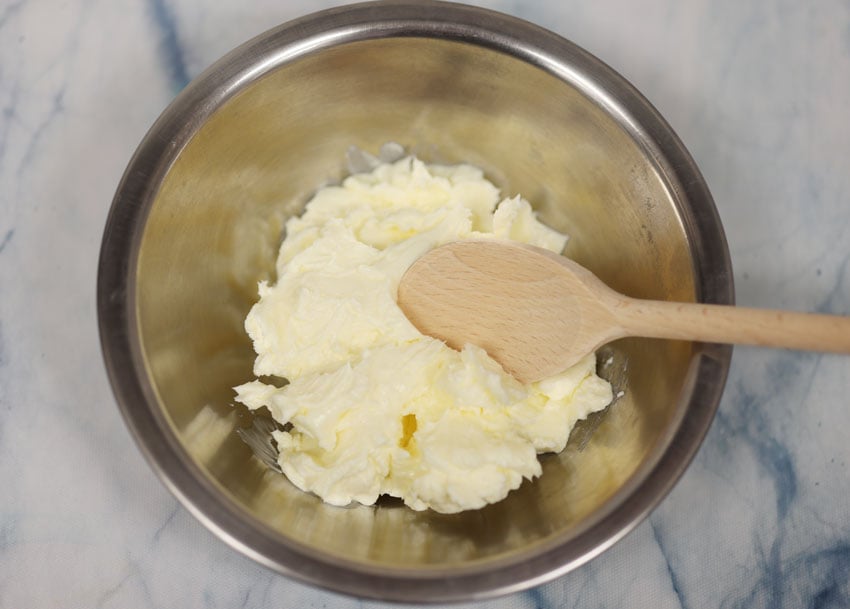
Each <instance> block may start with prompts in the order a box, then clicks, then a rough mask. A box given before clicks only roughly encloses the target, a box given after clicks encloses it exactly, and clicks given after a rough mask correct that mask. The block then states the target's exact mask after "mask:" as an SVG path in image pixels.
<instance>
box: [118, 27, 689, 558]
mask: <svg viewBox="0 0 850 609" xmlns="http://www.w3.org/2000/svg"><path fill="white" fill-rule="evenodd" d="M605 105H606V104H605V101H604V99H602V98H600V99H592V97H591V96H589V95H588V94H587V91H582V90H580V88H579V87H577V86H576V85H575V84H574V83H570V82H569V81H568V79H565V78H563V77H558V76H556V75H554V74H552V73H550V72H547V71H546V70H544V69H541V68H539V67H535V66H533V65H531V64H530V63H527V62H525V61H521V60H520V59H517V58H516V57H512V56H510V55H508V54H506V53H503V52H500V51H499V50H497V49H494V48H488V47H486V46H479V45H474V44H468V43H463V42H458V41H450V40H437V39H428V38H400V37H387V38H381V39H370V40H360V41H352V42H348V43H345V44H341V45H338V46H335V47H332V48H328V49H323V50H322V51H321V52H318V53H313V54H307V55H305V56H303V57H300V58H298V59H295V60H293V61H289V62H287V63H284V64H283V65H281V66H279V67H277V68H276V69H274V70H273V71H271V72H269V73H268V74H266V75H264V76H262V77H261V78H259V79H256V80H255V81H253V82H251V83H250V84H249V85H248V86H246V87H245V88H243V89H242V90H241V91H240V92H239V93H238V94H236V95H234V96H232V97H230V98H229V99H228V100H227V101H226V102H225V103H224V104H223V105H222V106H221V107H220V108H218V109H217V110H216V111H215V112H214V113H213V114H212V116H211V117H210V118H209V120H207V121H206V122H205V123H204V124H203V125H201V126H200V128H199V129H198V130H197V132H196V133H195V134H194V136H193V137H192V138H191V140H190V141H189V142H188V144H187V145H186V146H185V148H184V149H183V150H182V151H181V152H180V153H179V155H178V157H177V158H176V160H175V162H174V163H173V164H172V165H171V167H170V168H169V169H168V171H167V173H166V174H165V176H164V179H163V181H162V183H161V186H160V188H159V191H158V193H157V195H156V197H155V200H154V202H153V204H152V206H151V208H150V212H149V215H148V218H147V221H146V224H145V225H144V229H143V234H142V235H141V238H140V242H139V250H138V263H137V267H136V282H135V294H136V313H137V319H138V332H139V336H140V345H141V349H142V354H143V357H144V361H145V365H146V366H147V370H148V373H149V378H150V381H151V383H152V386H153V389H154V390H155V394H156V398H157V400H158V404H159V407H160V408H161V409H162V412H163V413H164V415H165V417H166V419H167V420H168V421H169V424H170V425H171V427H172V429H173V432H174V434H175V435H176V437H177V438H178V439H179V442H180V444H181V445H182V447H183V449H185V451H186V453H187V454H188V455H189V456H190V457H191V459H193V460H194V461H195V462H196V463H197V465H198V466H199V467H200V468H201V470H202V471H203V472H205V475H207V476H208V477H209V480H210V482H211V484H213V485H215V486H217V487H218V488H219V489H220V490H221V492H222V493H223V494H224V495H225V496H226V497H228V498H229V499H230V500H232V501H233V502H235V503H236V504H237V505H238V506H240V507H241V508H242V509H244V511H245V512H246V513H247V514H250V516H251V517H253V518H254V519H256V521H253V520H252V519H251V518H248V521H250V522H259V523H262V525H264V526H265V527H268V529H269V532H268V534H269V536H270V537H269V539H270V540H271V541H270V543H279V544H284V545H289V546H291V547H294V548H301V550H303V551H304V552H307V553H312V554H315V555H325V556H328V557H329V560H340V561H348V562H355V563H357V564H359V565H361V566H363V568H372V567H374V568H376V569H380V570H382V571H383V572H387V571H389V572H393V571H398V572H402V571H405V570H409V569H413V568H416V569H420V570H421V569H423V568H424V569H425V570H428V569H433V570H436V571H439V572H443V573H447V572H456V571H457V570H458V569H461V570H462V569H466V568H486V566H487V564H490V563H493V562H494V561H496V562H499V561H505V560H507V561H511V560H521V559H522V557H523V556H525V555H527V554H528V553H530V552H531V553H533V552H535V551H537V549H540V548H546V547H550V546H551V545H553V544H563V543H565V542H566V541H568V540H569V539H570V538H572V537H574V536H575V535H577V534H578V532H580V531H582V530H584V529H586V528H587V527H588V526H589V525H590V524H591V523H592V522H593V521H594V519H595V518H598V517H599V515H600V514H601V513H603V512H604V511H605V510H606V509H608V508H610V507H611V506H612V502H611V501H610V500H611V499H612V497H614V495H615V493H617V491H618V490H620V489H621V488H623V487H624V485H626V484H627V483H628V482H629V481H630V480H633V479H634V476H635V475H636V472H639V471H641V468H642V467H645V466H646V465H647V463H649V462H650V461H651V460H652V459H656V458H657V457H658V455H659V454H660V453H661V452H662V451H663V449H664V448H665V446H666V443H667V442H669V439H670V436H671V434H672V433H673V428H674V427H675V425H676V422H677V421H678V420H679V419H680V418H681V416H682V409H683V408H685V406H686V404H687V402H688V397H689V396H688V395H684V396H683V395H681V392H682V390H683V386H685V378H686V373H687V371H688V367H689V364H690V362H691V359H692V355H693V346H692V345H691V344H689V343H676V342H669V341H650V340H625V341H620V342H618V343H616V344H614V345H613V346H612V347H611V348H610V350H609V351H608V352H607V353H606V355H605V357H604V358H601V359H604V360H607V359H608V355H611V356H612V357H613V360H612V362H611V363H610V364H609V365H607V366H602V367H601V368H600V369H601V371H602V373H603V375H604V376H608V377H609V378H610V379H611V380H612V382H613V384H614V389H615V392H617V391H624V392H625V393H624V395H623V396H622V397H621V398H620V399H618V400H617V401H616V403H615V404H614V405H613V406H611V407H610V408H609V409H608V411H607V412H605V413H604V414H602V415H601V416H595V417H593V418H592V419H591V420H589V421H586V422H584V423H582V424H581V425H580V427H579V428H578V429H577V430H576V432H575V436H574V438H573V439H572V440H571V442H570V444H569V445H568V447H567V449H566V450H565V451H564V452H563V453H562V454H559V455H548V456H545V457H544V458H543V476H542V477H541V478H540V479H538V480H536V481H534V482H531V483H528V482H527V483H525V484H524V485H523V486H522V487H521V488H520V489H519V490H518V491H515V492H513V493H511V494H510V495H509V497H508V498H507V499H506V500H504V501H503V502H501V503H498V504H496V505H492V506H489V507H487V508H485V509H481V510H477V511H472V512H468V513H463V514H458V515H439V514H435V513H432V512H422V513H418V512H413V511H411V510H409V509H407V508H405V507H403V506H401V505H400V504H399V503H397V502H393V501H383V502H381V503H380V504H379V505H378V506H377V507H363V506H356V507H351V508H335V507H331V506H327V505H324V504H323V503H322V502H321V501H320V500H319V499H317V498H316V497H314V496H311V495H309V494H305V493H303V492H301V491H299V490H298V489H296V488H295V487H294V486H292V485H291V484H289V483H288V481H286V480H285V479H284V478H283V477H282V476H280V475H277V474H273V473H271V472H269V471H267V470H266V469H265V468H264V467H263V466H262V465H261V464H260V463H259V462H258V461H257V460H256V459H254V458H253V457H252V453H251V451H250V450H249V449H248V448H247V447H246V446H245V445H244V444H243V443H242V442H241V441H240V440H239V438H238V437H237V436H236V434H235V433H234V432H233V430H234V429H235V428H236V427H237V426H240V425H246V424H247V417H246V416H245V415H244V414H241V413H240V411H239V410H237V409H235V408H234V407H233V397H234V394H233V391H232V389H231V387H232V386H234V385H236V384H239V383H242V382H245V381H247V380H250V379H252V378H253V375H252V371H251V369H252V363H253V355H254V354H253V351H252V349H251V344H250V341H249V339H248V337H247V336H246V334H245V331H244V329H243V320H244V318H245V315H246V314H247V312H248V310H249V309H250V307H251V306H252V304H253V303H254V302H255V300H256V298H257V282H258V281H259V280H261V279H266V280H273V279H274V276H273V272H274V260H275V256H276V251H277V247H278V246H279V244H280V240H281V237H282V230H283V225H284V222H285V221H286V219H287V218H288V217H289V216H290V215H292V214H296V213H298V212H299V210H300V209H301V208H302V207H303V205H304V203H305V201H306V200H307V199H308V198H309V197H310V195H311V193H313V192H315V190H316V189H317V188H318V187H320V186H321V185H323V184H325V183H329V182H333V181H336V180H339V179H340V178H341V177H343V176H344V175H345V155H346V151H347V149H348V148H349V147H350V146H352V145H353V146H358V147H360V148H362V149H365V150H367V151H372V152H375V151H377V149H378V148H379V147H380V145H381V144H383V143H385V142H388V141H395V142H398V143H400V144H402V145H404V146H405V147H406V148H407V149H408V150H409V151H411V152H415V153H416V154H418V155H419V156H420V157H421V158H423V159H425V160H427V161H431V162H448V163H454V162H469V163H472V164H476V165H479V166H481V167H482V168H484V170H485V171H486V173H487V175H488V177H489V178H490V179H491V180H493V181H494V182H495V183H496V184H497V185H499V186H500V187H501V188H502V189H503V194H505V195H513V194H515V193H521V194H523V195H524V196H525V197H526V198H527V199H529V200H530V201H531V202H532V204H533V205H534V206H535V208H536V209H537V210H538V211H539V215H540V217H541V218H542V219H543V220H544V221H545V222H547V223H548V224H549V225H551V226H553V227H555V228H557V229H558V230H561V231H563V232H566V233H568V234H569V235H570V236H571V240H570V242H569V246H568V250H567V253H568V254H569V255H570V256H572V257H574V258H576V259H578V260H579V261H580V262H581V263H583V264H585V265H586V266H588V267H589V268H591V269H592V270H593V271H594V272H595V273H596V274H597V275H599V276H600V277H601V278H602V279H603V280H604V281H606V282H607V283H608V284H609V285H611V286H612V287H614V288H615V289H617V290H620V291H622V292H624V293H626V294H629V295H632V296H638V297H651V298H659V299H675V300H683V301H689V300H694V299H695V278H694V260H693V255H692V253H691V247H690V245H689V238H688V235H687V234H686V230H685V226H686V222H685V221H683V218H682V217H681V211H680V210H681V208H682V202H681V201H679V200H677V197H678V196H679V195H677V194H676V193H677V192H678V191H677V187H676V185H675V184H673V183H671V180H672V179H673V178H671V176H670V173H669V171H668V170H667V169H666V168H665V167H664V166H663V160H662V161H659V160H658V159H655V158H653V155H652V154H650V153H649V152H648V150H647V148H646V145H645V142H642V141H641V139H640V138H639V137H636V136H635V132H634V130H633V129H630V128H628V126H627V125H625V124H624V123H623V122H620V121H618V120H617V119H616V114H612V113H610V112H609V111H607V110H606V109H605ZM588 440H589V441H588ZM628 500H629V497H623V496H618V497H617V498H616V501H628ZM250 526H254V524H251V525H250Z"/></svg>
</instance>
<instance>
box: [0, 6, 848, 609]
mask: <svg viewBox="0 0 850 609" xmlns="http://www.w3.org/2000/svg"><path fill="white" fill-rule="evenodd" d="M332 4H334V3H331V2H324V1H323V2H308V1H307V0H295V1H291V2H287V3H283V2H272V1H271V0H261V1H258V2H253V3H250V4H246V3H241V2H236V1H235V0H224V1H222V2H217V3H208V2H202V1H200V0H136V1H131V0H126V1H120V2H110V1H107V0H69V1H67V2H61V3H60V2H50V1H45V0H12V1H9V0H6V1H5V2H3V1H0V489H2V491H0V607H4V608H5V607H9V608H13V607H14V608H18V607H60V606H61V607H104V608H107V607H205V608H206V607H270V606H292V607H330V608H354V607H381V606H385V605H380V604H377V603H367V602H360V601H357V600H355V599H349V598H345V597H341V596H337V595H333V594H329V593H326V592H322V591H317V590H314V589H312V588H308V587H305V586H303V585H300V584H297V583H294V582H292V581H290V580H287V579H285V578H282V577H279V576H277V575H273V574H272V573H270V572H269V571H267V570H265V569H264V568H262V567H260V566H258V565H256V564H254V563H253V562H251V561H250V560H248V559H247V558H244V557H243V556H241V555H240V554H238V553H236V552H235V551H233V550H231V549H230V548H229V547H227V546H226V545H224V544H223V543H221V542H220V541H218V540H217V539H216V538H214V536H213V535H212V534H211V533H209V532H207V531H206V530H205V529H204V528H203V527H202V526H201V525H200V524H198V523H197V522H196V521H195V520H194V519H193V518H192V517H191V516H190V515H189V514H188V513H187V512H186V511H185V510H183V509H182V508H180V507H178V505H177V502H176V500H175V499H174V498H172V496H171V495H170V494H169V493H168V492H167V491H166V489H165V488H164V487H163V486H162V485H161V484H160V483H159V482H158V480H157V479H156V478H155V476H154V474H153V473H152V472H151V471H150V469H149V468H148V467H147V465H146V464H145V463H144V461H143V459H142V457H141V455H140V454H139V452H138V450H137V449H136V447H135V445H134V444H133V443H132V441H131V439H130V437H129V434H128V433H127V431H126V430H125V428H124V425H123V423H122V421H121V418H120V416H119V414H118V410H117V408H116V406H115V404H114V399H113V397H112V394H111V392H110V390H109V387H108V384H107V381H106V377H105V374H104V370H103V365H102V363H101V356H100V351H99V345H98V338H97V327H96V316H95V310H94V286H95V273H96V262H97V254H98V249H99V244H100V237H101V231H102V229H103V224H104V222H105V218H106V213H107V210H108V207H109V204H110V201H111V198H112V194H113V191H114V189H115V187H116V185H117V183H118V179H119V177H120V175H121V172H122V170H123V168H124V166H125V165H126V163H127V161H128V159H129V158H130V155H131V154H132V152H133V150H134V148H135V146H136V144H137V143H138V142H139V141H140V139H141V137H142V136H143V134H144V132H145V131H146V129H147V128H148V127H149V126H150V124H151V123H152V122H153V120H154V119H155V118H156V116H157V115H158V114H159V112H160V111H161V110H162V109H163V108H164V107H165V105H166V104H167V103H168V102H169V101H170V99H171V98H172V97H173V96H174V95H175V94H176V93H177V92H178V91H179V90H180V89H181V88H182V87H183V86H185V85H186V83H187V82H188V81H189V80H190V79H191V78H192V77H194V76H195V75H197V74H198V73H199V72H200V71H201V70H202V69H203V68H204V67H206V66H207V65H209V64H210V63H211V62H213V61H214V60H215V59H217V58H218V57H219V56H221V55H222V54H223V53H225V52H226V51H228V50H229V49H231V48H233V47H234V46H235V45H237V44H239V43H240V42H242V41H244V40H246V39H248V38H250V37H251V36H253V35H255V34H258V33H260V32H261V31H263V30H265V29H268V28H269V27H272V26H274V25H276V24H278V23H280V22H282V21H285V20H287V19H289V18H292V17H296V16H299V15H301V14H304V13H306V12H310V11H312V10H315V9H318V8H322V7H326V6H331V5H332ZM480 4H483V5H486V6H488V7H490V8H495V9H498V10H502V11H505V12H509V13H513V14H516V15H519V16H521V17H524V18H526V19H529V20H531V21H534V22H537V23H539V24H541V25H544V26H546V27H548V28H550V29H553V30H555V31H557V32H558V33H560V34H562V35H564V36H566V37H567V38H569V39H571V40H573V41H574V42H576V43H578V44H579V45H581V46H583V47H584V48H586V49H588V50H589V51H591V52H592V53H594V54H596V55H597V56H599V57H600V58H602V59H603V60H604V61H606V62H607V63H609V64H611V65H612V66H613V67H614V68H615V69H617V70H618V71H620V72H621V73H622V74H623V75H624V76H626V77H627V78H628V79H629V80H631V81H632V82H633V83H634V84H635V85H636V86H637V87H638V88H639V89H640V90H641V91H642V92H643V93H644V94H645V95H646V96H647V97H648V98H649V99H650V100H651V101H652V102H653V103H654V104H656V106H657V107H658V108H659V110H660V111H661V113H662V114H663V115H664V116H665V117H666V118H667V119H668V120H669V121H670V123H671V124H672V125H673V127H674V128H675V129H676V130H677V132H678V133H679V135H680V136H681V137H682V139H683V140H684V142H685V144H686V145H687V146H688V148H689V149H690V151H691V152H692V154H693V155H694V157H695V159H696V161H697V163H698V165H699V166H700V167H701V169H702V171H703V172H704V174H705V176H706V179H707V181H708V183H709V186H710V187H711V189H712V191H713V194H714V196H715V199H716V201H717V205H718V208H719V210H720V214H721V217H722V218H723V221H724V224H725V227H726V230H727V234H728V238H729V243H730V248H731V251H732V258H733V263H734V266H735V271H736V282H737V291H738V300H739V302H740V303H741V304H746V305H751V306H771V307H784V308H791V309H799V310H812V311H822V312H831V313H844V314H847V313H850V4H848V3H847V2H846V1H844V0H823V1H822V2H817V3H800V2H786V1H779V2H767V1H756V2H711V1H709V0H697V1H695V2H676V1H674V0H650V1H647V2H642V3H632V2H628V1H627V0H603V1H600V2H593V3H591V2H580V1H578V0H568V1H565V2H556V1H554V0H540V1H535V2H521V1H510V0H492V1H489V2H482V3H480ZM848 396H850V358H846V357H841V356H829V355H818V354H801V353H791V352H782V351H766V350H760V349H752V348H739V349H736V352H735V357H734V360H733V369H732V373H731V376H730V379H729V384H728V388H727V391H726V394H725V397H724V400H723V402H722V405H721V408H720V411H719V414H718V416H717V419H716V421H715V423H714V425H713V427H712V429H711V431H710V433H709V435H708V437H707V439H706V441H705V444H704V446H703V448H702V449H701V450H700V452H699V454H698V456H697V458H696V460H695V462H694V463H693V465H692V466H691V468H690V469H689V470H688V472H687V474H686V475H685V476H684V477H683V479H682V480H681V482H680V483H679V484H678V485H677V486H676V488H675V489H674V490H673V492H672V493H671V495H670V496H669V497H668V498H667V499H666V500H665V501H664V502H663V503H662V504H661V506H660V507H659V508H658V509H657V510H656V511H655V512H654V513H653V514H652V516H651V517H650V518H649V519H647V520H646V521H645V522H644V523H643V524H642V525H640V526H639V527H638V528H637V529H636V530H635V531H634V532H633V533H632V534H630V535H629V536H627V537H626V538H625V539H624V540H623V541H621V542H620V543H618V544H617V545H616V546H615V547H614V548H612V549H611V550H610V551H608V552H606V553H605V554H603V555H602V556H600V557H599V558H597V559H596V560H594V561H592V562H590V563H589V564H588V565H586V566H585V567H582V568H580V569H578V570H577V571H574V572H573V573H571V574H569V575H567V576H565V577H562V578H560V579H558V580H556V581H554V582H552V583H550V584H547V585H544V586H542V587H539V588H537V589H534V590H531V591H529V592H527V593H524V594H519V595H514V596H510V597H506V598H502V599H497V600H493V601H488V602H485V603H479V604H475V603H470V604H467V605H462V606H468V607H487V608H505V609H508V608H510V609H519V608H526V607H527V608H543V607H576V608H588V607H617V606H626V607H653V608H655V607H682V608H686V609H691V608H696V607H725V608H733V607H734V608H738V607H742V608H743V607H765V608H775V607H847V606H850V448H848V446H850V444H848V437H850V431H848V430H850V408H848Z"/></svg>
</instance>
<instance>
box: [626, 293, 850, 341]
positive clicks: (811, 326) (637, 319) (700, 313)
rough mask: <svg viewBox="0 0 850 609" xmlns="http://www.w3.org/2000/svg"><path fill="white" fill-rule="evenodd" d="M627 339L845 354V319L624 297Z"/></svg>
mask: <svg viewBox="0 0 850 609" xmlns="http://www.w3.org/2000/svg"><path fill="white" fill-rule="evenodd" d="M615 307H616V315H617V321H618V323H619V325H620V326H621V328H622V330H623V332H624V335H626V336H645V337H648V338H670V339H680V340H697V341H702V342H710V343H729V344H740V345H760V346H764V347H782V348H786V349H800V350H804V351H829V352H833V353H850V317H846V316H840V315H819V314H814V313H796V312H791V311H777V310H770V309H752V308H746V307H733V306H726V305H710V304H694V303H675V302H661V301H654V300H639V299H634V298H625V297H624V298H623V299H622V300H621V301H620V302H619V303H617V304H616V305H615Z"/></svg>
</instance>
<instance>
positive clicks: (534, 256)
mask: <svg viewBox="0 0 850 609" xmlns="http://www.w3.org/2000/svg"><path fill="white" fill-rule="evenodd" d="M398 304H399V306H400V307H401V309H402V310H403V311H404V313H405V315H407V317H408V319H410V321H411V322H412V323H413V325H415V326H416V327H417V328H418V329H419V330H420V331H421V332H423V333H424V334H428V335H430V336H433V337H435V338H439V339H441V340H444V341H445V342H446V344H448V345H449V346H450V347H453V348H455V349H460V348H462V347H463V345H465V344H467V343H472V344H474V345H478V346H479V347H481V348H483V349H484V350H486V351H487V352H488V353H489V354H490V356H491V357H492V358H493V359H495V360H496V361H497V362H499V363H500V364H501V365H502V367H504V368H505V370H507V371H508V372H510V373H511V374H513V375H514V376H515V377H516V378H517V379H519V380H520V381H523V382H532V381H537V380H540V379H543V378H546V377H548V376H551V375H553V374H556V373H558V372H561V371H562V370H565V369H566V368H568V367H569V366H571V365H572V364H575V363H576V362H578V361H579V360H580V359H581V358H582V357H584V356H585V355H587V354H588V353H591V352H592V351H595V350H596V349H598V348H599V347H601V346H602V345H604V344H606V343H608V342H610V341H612V340H616V339H618V338H624V337H627V336H643V337H649V338H668V339H680V340H695V341H702V342H714V343H735V344H750V345H762V346H767V347H784V348H789V349H802V350H811V351H832V352H837V353H850V317H843V316H836V315H815V314H807V313H793V312H788V311H771V310H763V309H747V308H743V307H732V306H724V305H707V304H695V303H678V302H662V301H650V300H638V299H635V298H629V297H628V296H624V295H622V294H619V293H618V292H615V291H614V290H612V289H611V288H609V287H608V286H606V285H605V284H603V283H602V282H601V281H600V280H599V279H597V278H596V276H595V275H593V274H592V273H591V272H590V271H588V270H587V269H585V268H583V267H582V266H580V265H578V264H577V263H575V262H573V261H572V260H570V259H568V258H565V257H564V256H559V255H557V254H553V253H552V252H549V251H546V250H544V249H541V248H538V247H534V246H530V245H523V244H519V243H514V242H509V241H489V240H486V241H485V240H482V241H459V242H456V243H450V244H448V245H444V246H442V247H438V248H436V249H434V250H432V251H430V252H428V253H427V254H425V255H424V256H422V257H421V258H419V259H418V260H417V261H416V262H415V263H414V264H413V265H412V266H411V267H410V269H408V271H407V273H405V275H404V276H403V277H402V280H401V283H400V284H399V288H398Z"/></svg>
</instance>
